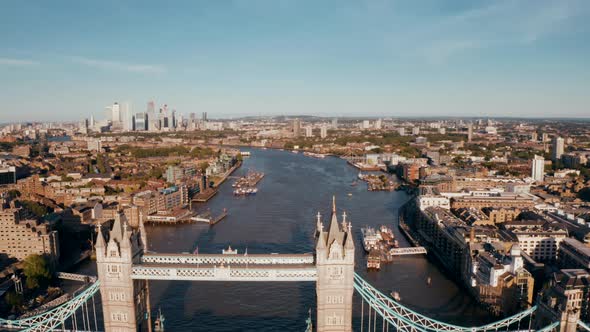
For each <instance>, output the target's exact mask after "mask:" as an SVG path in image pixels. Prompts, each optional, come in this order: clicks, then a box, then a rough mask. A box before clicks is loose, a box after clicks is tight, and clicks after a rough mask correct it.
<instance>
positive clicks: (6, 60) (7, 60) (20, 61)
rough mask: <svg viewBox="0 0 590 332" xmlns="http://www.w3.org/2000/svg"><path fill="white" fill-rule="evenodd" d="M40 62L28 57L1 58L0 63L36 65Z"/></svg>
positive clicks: (7, 64) (6, 64)
mask: <svg viewBox="0 0 590 332" xmlns="http://www.w3.org/2000/svg"><path fill="white" fill-rule="evenodd" d="M39 64H40V63H39V62H38V61H33V60H27V59H11V58H0V65H3V66H36V65H39Z"/></svg>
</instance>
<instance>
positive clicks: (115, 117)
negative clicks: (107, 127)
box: [110, 102, 121, 123]
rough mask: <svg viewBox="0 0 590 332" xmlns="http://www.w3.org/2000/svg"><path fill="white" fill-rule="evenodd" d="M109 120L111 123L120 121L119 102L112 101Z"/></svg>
mask: <svg viewBox="0 0 590 332" xmlns="http://www.w3.org/2000/svg"><path fill="white" fill-rule="evenodd" d="M110 110H111V121H112V122H113V123H119V122H121V108H120V107H119V103H116V102H115V103H114V104H113V105H112V106H111V107H110Z"/></svg>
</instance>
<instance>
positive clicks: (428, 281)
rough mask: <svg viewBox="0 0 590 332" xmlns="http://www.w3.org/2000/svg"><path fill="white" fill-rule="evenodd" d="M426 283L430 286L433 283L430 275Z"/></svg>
mask: <svg viewBox="0 0 590 332" xmlns="http://www.w3.org/2000/svg"><path fill="white" fill-rule="evenodd" d="M426 284H427V285H428V286H430V285H432V278H430V277H428V279H426Z"/></svg>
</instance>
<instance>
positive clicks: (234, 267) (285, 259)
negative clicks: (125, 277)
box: [131, 253, 317, 281]
mask: <svg viewBox="0 0 590 332" xmlns="http://www.w3.org/2000/svg"><path fill="white" fill-rule="evenodd" d="M131 278H132V279H147V280H192V281H316V280H317V269H316V266H315V263H314V257H313V254H299V255H282V254H281V255H279V254H235V253H231V254H227V253H226V254H219V255H215V254H204V255H201V254H157V253H147V254H144V255H143V257H142V259H141V263H140V264H135V265H133V269H132V274H131Z"/></svg>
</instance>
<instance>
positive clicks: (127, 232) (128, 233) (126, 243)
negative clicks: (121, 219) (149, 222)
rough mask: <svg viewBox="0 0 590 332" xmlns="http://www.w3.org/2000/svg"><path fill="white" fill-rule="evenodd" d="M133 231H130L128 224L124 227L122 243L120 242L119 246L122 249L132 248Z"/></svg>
mask: <svg viewBox="0 0 590 332" xmlns="http://www.w3.org/2000/svg"><path fill="white" fill-rule="evenodd" d="M130 239H131V230H130V229H129V225H128V224H127V222H125V224H124V225H123V237H122V239H121V241H120V242H119V245H120V246H121V248H129V247H131V241H130Z"/></svg>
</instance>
